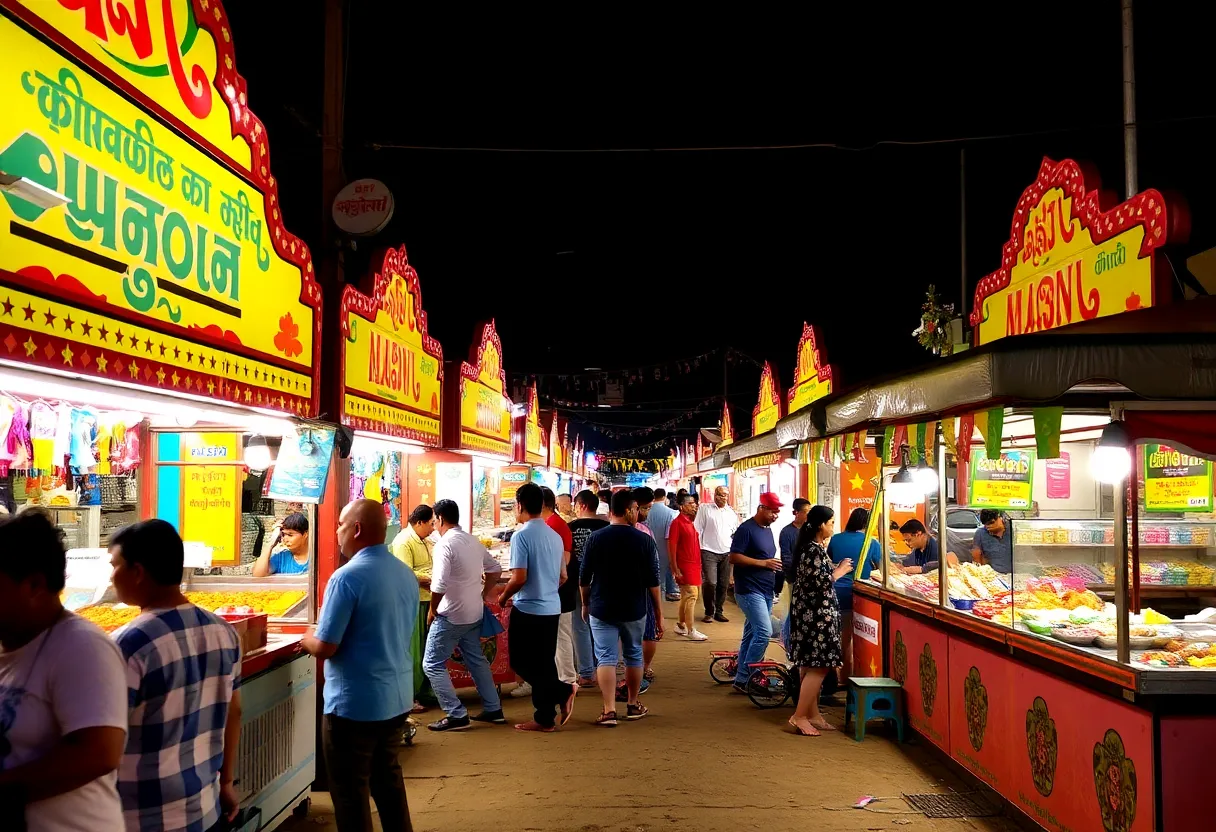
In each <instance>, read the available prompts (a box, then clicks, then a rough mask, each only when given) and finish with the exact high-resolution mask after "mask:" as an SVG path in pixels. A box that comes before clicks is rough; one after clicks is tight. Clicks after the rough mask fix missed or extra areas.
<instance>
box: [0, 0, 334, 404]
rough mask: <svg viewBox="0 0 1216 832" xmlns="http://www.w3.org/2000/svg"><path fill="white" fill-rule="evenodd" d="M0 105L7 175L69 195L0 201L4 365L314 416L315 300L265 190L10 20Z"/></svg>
mask: <svg viewBox="0 0 1216 832" xmlns="http://www.w3.org/2000/svg"><path fill="white" fill-rule="evenodd" d="M0 2H9V0H0ZM77 5H80V4H77ZM112 5H113V4H111V6H112ZM136 5H138V6H142V5H143V4H142V3H141V4H136ZM33 6H34V7H36V8H38V9H44V8H45V9H46V10H48V11H50V10H54V9H55V8H57V4H56V3H54V2H46V3H37V4H33ZM58 37H59V38H60V39H62V34H61V35H59V36H58ZM0 98H2V99H3V100H4V102H5V117H4V119H3V120H0V170H3V171H4V172H5V173H6V174H9V175H14V176H19V177H22V178H23V179H25V180H28V181H29V182H30V183H32V184H33V185H37V186H41V187H42V188H44V189H47V190H49V191H52V192H55V193H58V194H62V195H63V196H64V197H66V198H67V199H68V203H67V205H65V206H63V207H55V208H44V207H41V206H40V205H37V204H35V203H33V202H30V201H27V200H26V199H23V198H22V197H21V196H19V195H18V194H17V193H16V192H14V191H13V190H11V189H10V190H6V191H4V193H3V198H2V199H0V293H3V296H4V297H3V299H2V300H0V303H2V304H3V306H2V307H0V356H4V357H18V358H22V359H25V360H28V361H29V362H30V363H35V364H44V365H47V366H52V367H54V368H55V369H59V370H67V371H70V372H77V373H87V374H90V375H96V376H100V377H105V378H121V379H122V380H123V381H126V382H131V383H137V384H141V385H144V386H149V387H155V388H159V389H162V390H165V391H168V392H180V393H193V394H195V395H204V396H207V397H212V398H224V399H227V400H229V401H233V402H240V403H243V404H250V405H259V406H262V407H270V408H274V409H278V410H286V411H291V412H294V413H299V414H306V415H307V414H312V413H313V412H314V411H315V406H314V400H315V394H316V391H315V379H316V373H317V372H318V370H317V365H318V364H319V362H318V361H317V352H316V348H317V340H316V338H317V331H316V330H317V325H318V323H319V320H320V319H319V316H318V315H317V314H316V310H317V309H318V308H319V306H320V300H321V298H320V290H319V288H318V287H317V285H316V283H315V282H314V281H313V279H312V263H311V260H310V259H309V254H308V249H307V247H305V246H304V244H303V243H302V242H300V241H298V240H297V239H295V238H293V237H290V235H287V234H286V232H285V230H284V229H283V226H282V223H281V221H280V217H279V211H278V208H277V206H276V202H275V201H276V199H277V196H276V193H275V191H274V189H273V187H271V188H270V189H269V191H268V192H265V191H266V189H264V188H259V187H256V186H254V185H252V184H251V183H250V181H249V180H248V179H245V178H241V177H239V176H237V175H236V174H234V173H233V172H232V170H231V169H229V168H228V167H225V166H222V165H220V164H218V163H217V162H216V161H215V160H214V159H213V158H212V157H211V156H210V155H208V154H207V153H205V152H204V151H203V150H201V149H200V148H199V147H197V146H196V145H194V144H192V143H190V142H189V141H187V140H186V139H184V138H182V136H181V135H179V133H178V132H176V131H175V130H173V129H170V127H169V125H167V124H166V123H164V122H162V121H158V120H157V119H156V117H155V116H153V115H152V114H150V113H149V111H148V110H147V109H144V108H142V107H140V106H137V105H136V104H133V103H132V102H131V98H135V96H131V97H130V98H129V97H127V96H124V95H123V94H121V93H120V92H118V91H116V90H115V89H114V88H112V87H111V86H109V83H108V82H107V81H106V80H104V79H102V78H100V77H99V76H97V75H95V74H94V73H93V72H92V71H91V70H90V69H86V68H85V66H84V65H83V64H81V63H76V62H74V61H72V60H69V59H67V58H65V57H63V56H62V55H60V54H59V53H57V52H55V51H54V50H53V49H51V47H49V46H47V45H46V44H45V43H43V42H42V41H41V40H39V39H38V38H36V37H34V36H33V35H31V34H29V33H28V32H26V31H25V30H23V29H22V28H20V27H19V26H18V25H17V24H16V23H15V22H13V21H12V20H10V19H9V18H8V17H7V16H4V15H0ZM259 146H260V147H261V148H262V149H263V151H264V149H265V144H264V136H263V143H262V144H260V145H259ZM269 179H270V180H272V179H273V178H272V177H269Z"/></svg>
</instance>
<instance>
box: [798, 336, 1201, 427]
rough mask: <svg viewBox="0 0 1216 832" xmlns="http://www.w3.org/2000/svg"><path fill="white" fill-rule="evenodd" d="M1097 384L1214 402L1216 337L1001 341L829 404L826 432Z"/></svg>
mask: <svg viewBox="0 0 1216 832" xmlns="http://www.w3.org/2000/svg"><path fill="white" fill-rule="evenodd" d="M1095 384H1105V385H1107V386H1108V387H1111V388H1113V389H1114V390H1118V389H1125V390H1127V391H1130V392H1131V393H1133V394H1134V395H1136V396H1139V397H1140V398H1144V399H1171V400H1180V399H1193V400H1194V399H1198V400H1203V399H1213V398H1216V339H1213V338H1212V337H1211V336H1210V335H1206V334H1201V333H1193V334H1188V335H1169V334H1160V333H1150V334H1143V333H1142V334H1139V335H1128V334H1116V333H1109V334H1107V333H1104V334H1101V335H1097V336H1094V337H1080V336H1063V335H1061V336H1054V337H1052V336H1033V337H1030V338H1025V339H1017V340H1014V339H1010V343H1009V345H1008V346H1007V347H1006V346H1005V342H1003V341H1002V342H999V343H998V344H997V345H996V346H995V347H994V348H993V349H990V350H984V351H970V352H966V353H963V354H962V355H960V356H958V357H957V358H954V359H949V360H946V361H943V362H942V363H941V364H939V365H937V366H933V367H929V368H927V369H925V370H922V371H920V372H915V373H910V374H908V375H905V376H901V377H899V378H894V379H889V380H886V381H880V382H877V383H875V384H873V385H871V386H869V387H866V388H863V389H860V390H856V391H853V392H850V393H846V394H844V395H842V396H840V397H839V398H837V399H835V400H833V401H831V402H829V403H828V404H826V405H825V407H824V412H823V420H824V428H825V430H824V434H825V435H834V434H838V433H843V432H845V431H847V430H849V429H856V428H858V427H860V426H862V425H866V424H873V423H880V422H885V423H890V422H914V421H917V420H920V419H925V418H928V417H931V416H932V415H935V414H943V413H947V412H951V413H958V412H964V411H966V410H969V409H978V408H980V407H986V406H990V405H997V404H1002V403H1005V404H1013V403H1033V402H1049V401H1053V400H1056V399H1058V398H1060V397H1061V396H1063V395H1065V394H1066V393H1068V392H1069V391H1071V390H1075V389H1076V388H1079V387H1082V386H1084V385H1095ZM780 428H781V425H778V432H779V431H780Z"/></svg>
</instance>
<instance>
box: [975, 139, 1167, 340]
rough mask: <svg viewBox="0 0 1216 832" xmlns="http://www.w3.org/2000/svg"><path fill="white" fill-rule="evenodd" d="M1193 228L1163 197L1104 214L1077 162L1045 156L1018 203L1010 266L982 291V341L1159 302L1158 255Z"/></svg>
mask: <svg viewBox="0 0 1216 832" xmlns="http://www.w3.org/2000/svg"><path fill="white" fill-rule="evenodd" d="M1185 224H1186V215H1185V212H1184V210H1179V209H1177V208H1175V207H1172V206H1171V207H1169V208H1167V205H1166V200H1165V198H1164V197H1163V196H1162V195H1161V194H1160V193H1159V192H1157V191H1154V190H1148V191H1144V192H1143V193H1139V194H1136V195H1135V196H1134V197H1132V198H1131V199H1129V200H1128V201H1127V202H1124V203H1121V204H1119V205H1115V206H1114V207H1112V208H1109V209H1108V208H1105V207H1104V206H1103V205H1102V203H1101V192H1100V191H1099V189H1098V186H1097V183H1094V187H1093V188H1092V189H1091V190H1088V191H1087V190H1086V187H1085V178H1084V176H1083V175H1082V172H1081V168H1080V166H1079V165H1078V164H1077V163H1076V162H1073V161H1071V160H1068V159H1066V160H1064V161H1062V162H1053V161H1051V160H1050V159H1044V160H1043V164H1042V167H1040V169H1039V176H1038V178H1037V179H1036V180H1035V181H1034V183H1033V184H1032V185H1031V186H1030V187H1028V188H1027V189H1026V190H1025V191H1023V192H1022V198H1021V199H1020V200H1018V206H1017V211H1016V212H1015V213H1014V217H1013V227H1012V231H1011V233H1010V237H1009V240H1008V241H1007V242H1006V243H1005V245H1004V248H1003V250H1002V257H1001V268H1000V269H998V270H997V271H995V272H993V273H992V274H990V275H988V276H986V277H984V278H983V279H981V280H980V283H979V285H978V286H977V287H976V290H975V303H974V306H973V307H972V311H971V324H972V326H973V327H975V333H976V335H975V338H976V343H977V344H989V343H992V342H993V341H998V340H1000V339H1001V338H1005V337H1007V336H1010V335H1025V334H1028V333H1032V332H1042V331H1044V330H1050V329H1057V328H1059V327H1062V326H1067V325H1069V324H1072V323H1078V322H1080V321H1089V320H1093V319H1094V318H1101V317H1106V316H1108V315H1117V314H1119V313H1121V312H1130V311H1134V310H1136V309H1143V308H1146V307H1150V306H1154V305H1156V304H1158V303H1160V302H1161V299H1160V298H1158V296H1157V281H1156V280H1155V273H1154V258H1153V255H1154V254H1155V253H1156V250H1157V249H1158V248H1159V247H1160V246H1163V245H1165V244H1166V243H1167V242H1172V241H1173V238H1174V237H1180V236H1185V230H1184V226H1185ZM1179 229H1183V230H1181V231H1180V230H1179Z"/></svg>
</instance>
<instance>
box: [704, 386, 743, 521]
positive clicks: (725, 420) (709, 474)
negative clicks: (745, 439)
mask: <svg viewBox="0 0 1216 832" xmlns="http://www.w3.org/2000/svg"><path fill="white" fill-rule="evenodd" d="M718 435H719V437H720V439H719V441H718V444H717V445H709V444H708V443H706V444H705V445H703V446H702V449H701V453H700V454H699V455H698V457H697V473H698V475H699V476H700V478H701V488H700V491H701V496H702V498H703V499H704V498H706V497H709V498H712V496H713V493H714V489H715V488H719V487H722V488H725V489H726V490H727V491H728V492H730V493H732V494H733V493H734V492H733V487H734V482H735V477H734V469H733V468H732V467H731V465H730V446H731V445H732V444H734V441H735V429H734V425H732V424H731V417H730V405H729V404H727V403H725V402H724V403H723V405H722V416H721V419H720V420H719V422H718ZM700 436H701V434H700V432H699V431H698V433H697V437H698V439H699V438H700Z"/></svg>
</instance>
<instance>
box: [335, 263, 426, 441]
mask: <svg viewBox="0 0 1216 832" xmlns="http://www.w3.org/2000/svg"><path fill="white" fill-rule="evenodd" d="M394 274H399V275H401V277H402V279H404V280H405V288H406V291H408V292H409V293H410V295H411V296H412V297H413V299H414V327H415V329H417V330H418V332H420V333H422V351H423V352H424V353H426V354H427V355H429V356H430V357H431V358H434V359H435V360H436V361H437V362H438V363H439V383H440V389H441V391H442V384H443V346H442V345H441V344H440V343H439V342H438V341H436V340H435V339H434V338H432V337H431V334H430V332H429V331H428V330H427V317H426V310H425V309H423V307H422V286H421V284H420V283H419V280H418V272H417V271H415V269H414V267H413V266H411V265H410V258H409V255H408V254H407V253H406V251H405V246H398V247H397V248H390V249H388V250H387V251H385V252H384V257H383V258H381V261H380V269H379V270H378V271H377V272H376V273H375V280H374V283H373V288H372V294H371V295H365V294H363V293H362V292H360V291H359V290H358V289H357V288H355V287H354V286H351V285H348V286H347V287H346V288H345V289H343V290H342V299H341V309H340V322H339V327H340V330H341V338H342V356H341V365H340V366H341V369H340V372H341V374H342V389H343V393H344V394H345V393H346V392H348V391H347V390H346V345H347V343H348V342H349V339H350V315H351V313H352V312H353V313H354V314H356V315H358V316H359V317H360V318H362V319H363V320H365V321H367V322H368V323H371V324H374V323H375V322H376V315H377V314H378V313H379V312H380V309H381V307H382V306H384V304H385V303H386V298H387V295H388V288H389V286H391V285H392V282H393V279H392V275H394ZM349 393H350V395H352V396H357V397H358V398H361V399H367V400H368V401H372V402H376V403H377V404H380V405H383V406H385V407H391V408H395V409H397V410H407V411H410V412H412V413H419V415H421V416H426V417H427V418H438V419H439V420H440V422H441V423H442V420H443V394H442V392H441V393H440V397H439V414H438V416H433V415H432V414H430V413H421V412H419V411H416V410H414V409H413V408H410V407H402V406H401V404H400V402H393V401H389V400H388V399H382V398H380V397H379V396H373V395H371V394H370V393H365V392H363V391H361V390H351V391H349ZM342 424H344V425H348V426H350V427H352V428H354V429H356V430H368V431H374V432H376V433H383V434H385V435H387V436H396V437H400V438H402V439H410V440H412V441H414V442H424V443H426V444H429V445H438V444H439V434H437V433H434V434H432V433H427V432H425V431H419V430H413V429H411V428H406V427H401V426H400V425H394V424H392V423H390V422H386V421H384V420H382V419H371V418H366V417H362V416H353V415H351V414H350V413H347V411H346V396H345V395H343V396H342Z"/></svg>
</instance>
